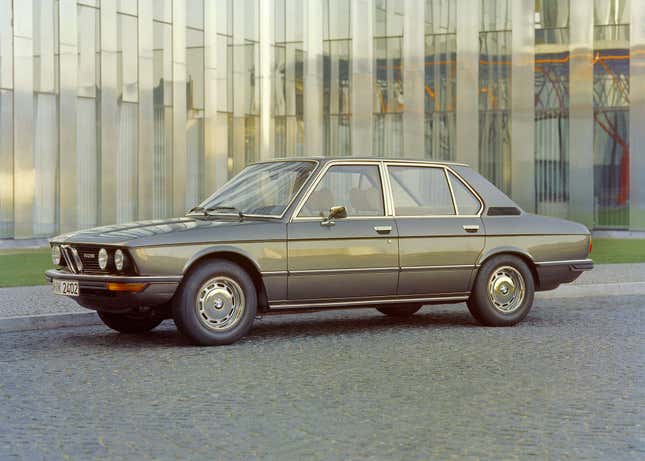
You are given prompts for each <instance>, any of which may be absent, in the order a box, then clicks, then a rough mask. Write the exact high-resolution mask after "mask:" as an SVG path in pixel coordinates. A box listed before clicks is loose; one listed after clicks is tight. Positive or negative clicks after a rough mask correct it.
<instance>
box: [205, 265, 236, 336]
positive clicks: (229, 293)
mask: <svg viewBox="0 0 645 461" xmlns="http://www.w3.org/2000/svg"><path fill="white" fill-rule="evenodd" d="M195 308H196V310H197V315H198V317H199V320H200V322H201V323H202V325H204V326H205V327H207V328H208V329H210V330H215V331H223V330H229V329H231V328H233V327H234V326H235V325H237V324H238V323H239V322H240V319H241V318H242V314H243V313H244V308H245V303H244V292H243V291H242V288H241V287H240V285H239V284H238V283H237V282H236V281H235V280H233V279H230V278H228V277H223V276H219V277H214V278H212V279H210V280H208V281H207V282H206V283H204V284H203V285H202V286H201V287H200V288H199V292H198V293H197V300H196V302H195Z"/></svg>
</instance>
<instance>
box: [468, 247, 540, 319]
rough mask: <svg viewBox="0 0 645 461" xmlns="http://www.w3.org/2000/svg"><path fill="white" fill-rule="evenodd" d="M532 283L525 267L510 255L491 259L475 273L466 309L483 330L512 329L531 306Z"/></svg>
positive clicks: (533, 288)
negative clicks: (485, 327)
mask: <svg viewBox="0 0 645 461" xmlns="http://www.w3.org/2000/svg"><path fill="white" fill-rule="evenodd" d="M534 294H535V282H534V281H533V274H532V273H531V270H530V269H529V267H528V266H527V265H526V263H525V262H524V261H523V260H522V259H520V258H518V257H517V256H513V255H500V256H495V257H493V258H491V259H489V260H488V261H486V262H485V263H484V265H483V266H482V267H481V268H480V269H479V273H478V274H477V279H476V280H475V285H474V286H473V290H472V293H471V295H470V299H468V303H467V304H468V309H469V310H470V313H471V314H472V315H473V317H475V319H477V321H479V323H482V324H484V325H487V326H496V327H504V326H511V325H515V324H516V323H518V322H520V321H522V320H523V319H524V317H526V316H527V314H528V313H529V311H530V310H531V306H532V305H533V296H534Z"/></svg>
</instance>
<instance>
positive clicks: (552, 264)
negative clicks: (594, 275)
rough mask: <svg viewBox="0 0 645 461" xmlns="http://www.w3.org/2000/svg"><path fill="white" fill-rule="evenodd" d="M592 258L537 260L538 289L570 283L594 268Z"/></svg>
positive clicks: (552, 287) (547, 288)
mask: <svg viewBox="0 0 645 461" xmlns="http://www.w3.org/2000/svg"><path fill="white" fill-rule="evenodd" d="M593 266H594V265H593V261H592V260H591V259H580V260H568V261H544V262H536V263H535V267H536V270H537V275H538V286H537V287H536V288H537V290H538V291H545V290H553V289H554V288H557V287H558V286H559V285H560V284H562V283H570V282H573V281H574V280H576V279H577V278H578V277H580V274H582V273H583V272H584V271H588V270H591V269H593Z"/></svg>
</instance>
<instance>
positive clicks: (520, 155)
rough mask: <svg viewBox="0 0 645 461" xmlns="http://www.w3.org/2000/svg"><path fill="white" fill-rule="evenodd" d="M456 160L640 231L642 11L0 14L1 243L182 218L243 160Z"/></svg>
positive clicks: (433, 8)
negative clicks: (305, 157)
mask: <svg viewBox="0 0 645 461" xmlns="http://www.w3.org/2000/svg"><path fill="white" fill-rule="evenodd" d="M303 155H328V156H340V155H353V156H359V155H360V156H371V155H375V156H385V157H405V158H424V159H435V160H451V161H458V162H465V163H468V164H470V165H471V166H473V167H474V168H476V169H477V170H479V171H480V172H482V173H483V174H484V175H486V176H487V177H488V178H489V179H490V180H491V181H493V182H494V183H495V184H496V185H498V186H499V187H500V188H501V189H502V190H504V191H505V192H507V193H508V194H510V195H511V196H512V197H513V198H514V199H515V200H516V201H517V202H518V203H519V204H520V205H521V206H522V207H523V208H525V209H526V210H528V211H532V212H539V213H542V214H548V215H553V216H559V217H563V218H569V219H574V220H577V221H580V222H583V223H584V224H586V225H588V226H589V227H592V228H610V229H632V230H637V229H641V230H643V229H645V2H644V1H640V0H24V1H22V0H21V1H17V0H0V238H32V237H45V236H49V235H52V234H56V233H60V232H66V231H70V230H74V229H79V228H86V227H92V226H97V225H101V224H111V223H117V222H127V221H133V220H140V219H158V218H164V217H169V216H176V215H182V214H183V213H184V212H185V211H186V210H187V209H188V208H191V207H192V206H194V205H195V204H196V203H198V202H199V201H200V200H201V199H203V198H204V197H205V196H207V195H209V194H210V193H211V192H212V191H214V190H215V189H216V188H218V187H219V186H221V185H222V184H223V183H224V182H226V181H227V179H228V178H230V177H231V176H232V175H234V174H235V173H237V172H238V171H239V170H240V169H241V168H243V167H244V166H245V165H246V164H248V163H250V162H255V161H259V160H263V159H270V158H274V157H290V156H303Z"/></svg>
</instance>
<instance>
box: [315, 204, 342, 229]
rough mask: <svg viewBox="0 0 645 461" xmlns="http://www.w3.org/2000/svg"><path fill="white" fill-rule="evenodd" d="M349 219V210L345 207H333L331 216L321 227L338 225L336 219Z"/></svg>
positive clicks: (321, 223)
mask: <svg viewBox="0 0 645 461" xmlns="http://www.w3.org/2000/svg"><path fill="white" fill-rule="evenodd" d="M346 217H347V210H346V209H345V207H344V206H342V205H341V206H333V207H331V208H330V209H329V214H328V215H327V217H326V218H324V219H323V220H322V221H321V222H320V225H321V226H333V225H334V224H336V222H335V220H336V219H342V218H346Z"/></svg>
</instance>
